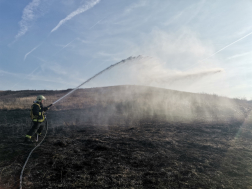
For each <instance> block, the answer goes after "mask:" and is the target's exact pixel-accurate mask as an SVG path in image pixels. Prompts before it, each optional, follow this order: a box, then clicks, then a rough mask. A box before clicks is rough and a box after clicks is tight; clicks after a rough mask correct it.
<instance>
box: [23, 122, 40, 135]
mask: <svg viewBox="0 0 252 189" xmlns="http://www.w3.org/2000/svg"><path fill="white" fill-rule="evenodd" d="M44 125H45V123H44V122H42V123H40V122H36V121H33V126H32V128H31V129H30V131H29V132H28V133H27V135H26V137H27V138H31V137H32V136H33V135H34V134H35V133H37V134H39V135H40V134H41V133H42V131H43V129H44Z"/></svg>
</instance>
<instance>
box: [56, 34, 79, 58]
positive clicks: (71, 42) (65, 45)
mask: <svg viewBox="0 0 252 189" xmlns="http://www.w3.org/2000/svg"><path fill="white" fill-rule="evenodd" d="M76 39H77V38H75V39H73V40H72V41H70V42H69V43H68V44H66V45H65V46H64V47H62V48H61V49H60V50H59V51H58V52H56V53H54V54H53V55H52V56H54V55H55V54H58V53H59V52H60V51H62V50H63V49H65V48H66V47H67V46H68V45H70V44H71V43H72V42H74V41H75V40H76Z"/></svg>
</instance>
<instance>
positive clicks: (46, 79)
mask: <svg viewBox="0 0 252 189" xmlns="http://www.w3.org/2000/svg"><path fill="white" fill-rule="evenodd" d="M251 10H252V1H251V0H240V1H237V0H221V1H219V0H211V1H210V0H155V1H153V0H127V1H126V0H71V1H69V0H22V1H19V0H0V15H1V16H0V26H1V27H0V90H26V89H31V90H33V89H36V90H40V89H42V90H43V89H47V90H60V89H67V88H74V87H76V86H78V85H79V84H80V83H82V82H83V81H85V80H86V79H88V78H90V77H92V76H93V75H94V74H96V73H97V72H99V71H101V70H102V69H105V68H106V67H108V66H110V65H111V64H114V63H117V62H119V61H121V60H122V59H126V58H128V57H130V56H138V55H142V56H147V57H152V58H153V59H151V60H149V59H148V60H146V61H143V60H141V61H139V62H140V63H139V62H137V61H135V62H133V63H131V64H130V66H129V67H127V65H124V66H122V67H120V66H119V67H118V68H115V69H112V70H111V71H109V72H107V73H104V75H102V76H101V77H97V78H96V79H95V80H94V81H93V82H91V83H89V84H88V85H86V86H83V87H100V86H110V85H121V84H141V85H151V86H157V87H163V88H170V89H176V90H181V91H189V92H199V93H202V92H203V93H210V94H213V93H214V94H219V95H223V96H228V97H239V98H241V97H246V98H247V99H251V97H252V74H251V73H252V62H251V61H252V21H251V20H252V11H251ZM134 64H137V66H135V65H134ZM146 64H148V66H146ZM219 69H220V70H222V72H221V73H217V74H212V75H210V76H209V75H207V76H204V77H195V78H193V79H192V78H191V79H189V80H188V77H183V78H184V79H180V80H179V81H174V79H173V82H170V81H171V80H170V78H169V77H170V76H174V77H178V76H184V75H188V74H189V75H192V74H196V75H197V74H198V73H202V72H203V73H205V72H208V71H210V72H211V70H219ZM166 81H167V82H166Z"/></svg>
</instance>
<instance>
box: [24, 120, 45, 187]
mask: <svg viewBox="0 0 252 189" xmlns="http://www.w3.org/2000/svg"><path fill="white" fill-rule="evenodd" d="M45 125H46V133H45V136H44V138H43V139H42V140H41V141H40V143H38V145H37V146H35V148H33V149H32V151H31V152H30V153H29V155H28V157H27V159H26V161H25V164H24V166H23V168H22V171H21V174H20V189H22V178H23V172H24V169H25V166H26V164H27V162H28V160H29V158H30V156H31V154H32V152H33V151H34V150H35V149H36V148H38V147H39V146H40V144H41V143H42V142H43V141H44V139H45V137H46V134H47V130H48V124H47V119H46V120H45Z"/></svg>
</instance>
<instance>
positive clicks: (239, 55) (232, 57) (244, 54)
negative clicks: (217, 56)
mask: <svg viewBox="0 0 252 189" xmlns="http://www.w3.org/2000/svg"><path fill="white" fill-rule="evenodd" d="M250 54H252V51H250V52H246V53H241V54H236V55H234V56H230V57H228V58H227V60H230V59H234V58H240V57H243V56H247V55H250Z"/></svg>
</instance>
